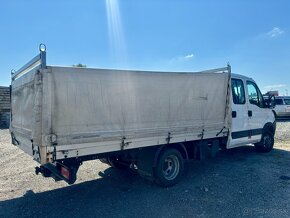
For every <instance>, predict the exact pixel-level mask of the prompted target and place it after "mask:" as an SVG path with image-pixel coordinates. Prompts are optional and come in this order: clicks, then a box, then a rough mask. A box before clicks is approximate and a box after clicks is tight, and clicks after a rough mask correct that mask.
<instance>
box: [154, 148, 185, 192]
mask: <svg viewBox="0 0 290 218" xmlns="http://www.w3.org/2000/svg"><path fill="white" fill-rule="evenodd" d="M183 170H184V160H183V157H182V155H181V153H180V152H179V151H178V150H176V149H174V148H169V149H165V150H163V151H162V152H161V154H160V155H159V157H158V160H157V165H156V167H155V168H154V177H155V182H156V183H157V184H158V185H160V186H163V187H170V186H174V185H176V184H177V183H178V182H179V180H180V178H181V177H182V174H183Z"/></svg>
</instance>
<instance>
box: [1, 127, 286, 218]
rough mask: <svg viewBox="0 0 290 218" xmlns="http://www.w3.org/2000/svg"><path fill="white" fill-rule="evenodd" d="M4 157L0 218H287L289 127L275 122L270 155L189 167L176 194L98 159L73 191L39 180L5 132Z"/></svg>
mask: <svg viewBox="0 0 290 218" xmlns="http://www.w3.org/2000/svg"><path fill="white" fill-rule="evenodd" d="M0 151H1V152H0V169H1V174H0V217H40V216H42V217H84V216H85V217H240V216H243V217H279V218H281V217H290V167H289V163H290V122H279V123H277V132H276V143H275V149H274V150H273V151H272V152H270V153H267V154H258V153H255V152H254V149H253V147H243V148H237V149H232V150H228V151H224V152H221V153H220V154H219V155H218V156H217V157H216V158H214V159H211V160H209V161H201V162H196V161H194V162H190V163H188V164H187V170H186V173H185V175H184V178H183V179H182V181H181V182H180V183H179V184H178V185H176V186H174V187H172V188H160V187H158V186H156V185H154V184H152V183H150V182H147V181H145V180H143V179H141V178H140V177H139V176H138V175H136V174H134V173H133V172H130V171H118V170H116V169H114V168H111V167H108V166H107V165H105V164H102V163H101V162H99V161H89V162H85V163H84V164H83V165H82V166H81V167H80V170H79V173H78V180H77V182H76V184H75V185H71V186H69V185H67V184H66V183H65V182H62V181H61V182H54V180H53V179H51V178H43V177H42V176H36V175H35V174H34V167H35V166H37V163H36V162H34V161H33V160H32V159H31V158H30V156H28V155H26V154H24V153H23V152H22V151H21V150H20V149H18V148H17V147H15V146H13V145H11V142H10V136H9V132H8V130H0Z"/></svg>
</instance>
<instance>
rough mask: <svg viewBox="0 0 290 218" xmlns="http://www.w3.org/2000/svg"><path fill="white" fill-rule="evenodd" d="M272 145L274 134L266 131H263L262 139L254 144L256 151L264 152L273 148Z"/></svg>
mask: <svg viewBox="0 0 290 218" xmlns="http://www.w3.org/2000/svg"><path fill="white" fill-rule="evenodd" d="M273 146H274V135H273V134H272V133H271V132H270V131H267V132H265V133H263V135H262V139H261V141H260V142H259V143H257V144H255V149H256V151H257V152H262V153H266V152H269V151H271V150H272V149H273Z"/></svg>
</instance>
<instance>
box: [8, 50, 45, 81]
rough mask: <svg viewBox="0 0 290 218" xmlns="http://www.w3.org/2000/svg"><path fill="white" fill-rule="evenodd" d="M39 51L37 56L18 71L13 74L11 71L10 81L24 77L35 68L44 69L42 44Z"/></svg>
mask: <svg viewBox="0 0 290 218" xmlns="http://www.w3.org/2000/svg"><path fill="white" fill-rule="evenodd" d="M39 51H40V53H39V54H38V55H36V56H35V57H34V58H33V59H31V60H30V61H29V62H28V63H26V64H25V65H24V66H23V67H21V68H20V69H19V70H17V71H16V72H14V71H13V70H12V71H11V78H12V81H14V80H16V79H18V78H19V77H21V76H23V75H25V74H26V73H28V72H30V71H31V70H32V69H35V68H37V67H38V68H40V69H44V68H46V46H45V45H44V44H40V45H39Z"/></svg>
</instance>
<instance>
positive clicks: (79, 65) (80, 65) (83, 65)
mask: <svg viewBox="0 0 290 218" xmlns="http://www.w3.org/2000/svg"><path fill="white" fill-rule="evenodd" d="M72 66H73V67H82V68H86V67H87V65H85V64H81V63H78V64H74V65H72Z"/></svg>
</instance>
